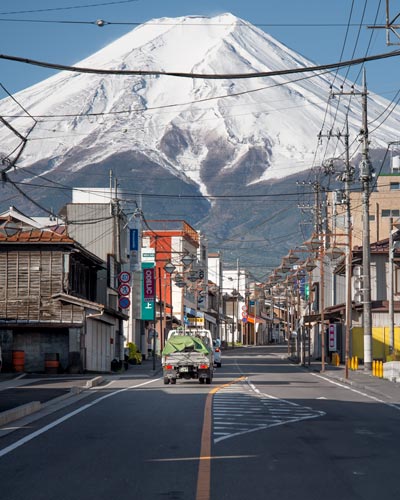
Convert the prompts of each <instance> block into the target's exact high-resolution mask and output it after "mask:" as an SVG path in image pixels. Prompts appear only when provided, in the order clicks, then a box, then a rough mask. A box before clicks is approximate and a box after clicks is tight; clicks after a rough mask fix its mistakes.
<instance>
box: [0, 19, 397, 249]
mask: <svg viewBox="0 0 400 500" xmlns="http://www.w3.org/2000/svg"><path fill="white" fill-rule="evenodd" d="M76 66H77V67H84V68H96V69H107V70H149V71H159V72H164V71H165V72H166V71H168V72H185V73H197V74H198V73H203V74H205V73H207V74H210V73H213V74H224V75H229V74H237V73H255V72H267V71H276V70H287V69H292V68H305V67H310V66H314V63H312V62H311V61H309V60H307V59H306V58H304V57H302V56H301V55H299V54H298V53H296V52H295V51H293V50H291V49H289V48H288V47H286V46H285V45H283V44H282V43H280V42H279V41H277V40H275V39H274V38H272V37H271V36H270V35H268V34H267V33H265V32H264V31H262V30H260V29H258V28H256V27H255V26H253V25H251V24H250V23H248V22H246V21H244V20H242V19H239V18H237V17H235V16H233V15H231V14H223V15H219V16H215V17H210V18H209V17H202V16H186V17H180V18H174V19H170V18H162V19H156V20H152V21H149V22H148V23H144V24H143V25H141V26H139V27H137V28H136V29H134V30H132V31H131V32H130V33H128V34H126V35H124V36H122V37H121V38H119V39H118V40H116V41H114V42H113V43H111V44H109V45H108V46H106V47H105V48H103V49H101V50H99V51H98V52H96V53H95V54H93V55H92V56H90V57H88V58H86V59H85V60H83V61H80V62H79V63H77V64H76ZM343 85H346V86H347V87H348V88H350V86H349V84H347V83H344V82H343V80H342V79H341V78H340V77H339V76H338V75H336V74H335V73H332V72H324V73H323V72H319V74H316V73H312V74H310V73H305V74H304V75H303V74H298V75H289V76H287V75H286V76H285V75H283V76H275V77H263V78H247V79H233V78H231V79H229V78H227V79H223V80H214V79H197V78H178V77H173V76H165V75H159V74H158V75H151V76H136V75H135V76H127V75H120V74H118V75H117V74H116V75H110V74H88V73H75V72H69V71H62V72H59V73H57V74H55V75H54V76H52V77H50V78H48V79H46V80H44V81H43V82H40V83H38V84H36V85H34V86H32V87H29V88H27V89H25V90H23V91H21V92H19V93H17V94H16V95H15V96H13V98H11V97H10V98H7V99H3V100H2V101H0V116H2V117H3V118H4V120H6V121H7V123H8V124H10V125H11V127H12V129H14V130H12V129H11V128H10V127H7V126H5V125H4V124H1V126H0V159H2V160H3V164H7V162H9V161H11V162H12V161H13V158H15V156H16V154H17V153H18V148H19V146H20V144H21V136H22V137H26V136H27V138H28V139H27V142H26V146H25V148H24V150H23V153H22V154H21V156H20V157H19V158H18V161H17V163H16V167H17V169H16V170H10V171H9V172H8V175H9V178H10V179H12V180H13V181H15V182H23V183H25V184H24V186H23V190H24V191H25V192H26V193H29V197H30V198H31V199H32V198H34V200H35V201H36V202H37V203H39V204H41V205H44V206H46V207H47V208H50V207H52V208H53V209H58V208H60V207H61V205H63V204H64V203H65V202H67V201H69V199H70V190H69V189H66V187H67V186H70V187H71V186H87V187H90V186H92V187H100V186H101V187H104V186H107V185H108V183H109V172H110V170H112V171H113V173H114V175H115V177H116V178H117V179H118V183H119V185H120V186H121V187H123V192H124V193H125V194H124V197H125V198H126V201H127V202H129V201H131V202H133V201H134V202H136V203H137V202H139V201H140V203H141V204H142V206H143V209H144V213H145V215H146V218H148V219H151V218H154V219H163V218H167V219H170V218H175V219H186V220H188V221H189V222H190V223H192V224H193V225H195V226H196V227H198V228H201V229H202V230H204V231H206V233H208V234H207V236H209V239H210V241H211V242H212V244H213V245H214V246H215V247H218V246H220V247H225V248H226V250H227V252H228V253H230V252H233V253H234V250H236V251H237V250H238V249H240V248H242V250H244V251H245V252H246V253H247V250H246V249H248V248H249V244H250V247H251V251H253V250H254V248H255V247H257V248H258V249H259V250H260V248H261V249H262V251H263V252H265V248H266V245H267V243H265V242H262V240H263V239H264V240H268V241H269V243H270V245H272V247H274V243H273V241H276V240H274V238H275V237H276V236H278V237H279V235H282V236H283V235H285V234H287V235H290V234H292V233H293V234H294V233H295V232H296V231H297V233H298V229H297V224H298V222H299V220H300V214H297V215H295V214H294V212H293V211H292V210H291V208H292V207H294V206H295V204H297V202H298V200H297V199H295V200H294V199H292V201H289V200H288V199H287V197H286V200H285V199H284V198H285V196H284V195H285V193H287V192H288V191H289V190H290V188H289V186H290V184H291V182H292V181H293V180H294V179H296V180H297V179H301V178H302V176H303V177H304V175H306V174H307V172H308V170H309V169H310V167H312V166H313V165H316V164H321V162H322V160H323V159H324V157H326V156H327V155H328V157H329V155H331V156H335V155H336V156H337V155H338V152H337V150H336V149H335V147H334V146H333V145H332V146H331V144H330V143H329V141H327V145H326V148H320V147H318V139H317V137H318V134H319V133H320V132H321V130H322V132H324V130H325V131H326V132H329V134H332V133H333V134H334V133H336V131H337V129H339V128H342V129H343V127H344V124H345V122H346V118H347V120H348V126H349V135H350V138H351V139H353V142H352V144H354V146H352V147H353V148H354V151H353V152H352V155H355V154H356V153H357V148H358V147H359V141H356V140H355V139H356V138H357V137H358V135H359V133H360V127H361V122H362V121H361V103H360V95H359V94H360V90H359V89H357V88H354V95H353V96H352V97H351V98H349V96H348V95H347V97H346V98H340V97H338V96H339V94H340V93H341V92H342V93H343ZM351 88H353V87H351ZM330 95H331V96H332V97H333V96H336V98H335V99H333V98H331V99H329V96H330ZM349 102H350V105H349ZM388 105H389V102H388V101H387V100H385V99H383V98H381V97H379V96H377V95H374V94H369V95H368V113H369V120H370V121H374V120H378V121H379V122H380V126H379V127H376V129H375V130H374V132H373V134H371V136H370V148H371V150H377V151H379V150H380V149H384V148H386V147H387V144H388V142H390V141H394V140H397V132H396V131H397V130H399V124H400V113H399V112H398V111H396V110H394V111H393V112H391V113H388V112H387V111H386V110H387V109H388ZM385 113H386V115H385ZM383 116H384V117H385V119H383V118H382V117H383ZM322 128H323V129H322ZM15 131H16V132H17V133H18V135H17V134H16V133H15ZM329 134H328V135H329ZM321 135H323V134H321ZM332 144H333V141H332ZM335 144H336V143H335ZM322 155H323V156H322ZM5 189H6V191H7V195H8V194H9V196H10V197H12V196H13V195H15V191H14V188H12V187H11V186H10V185H9V184H7V183H6V184H5ZM292 190H293V189H292ZM239 194H240V195H242V196H241V197H240V198H232V195H239ZM268 194H271V195H273V196H275V198H271V199H269V200H267V199H266V198H262V196H264V195H268ZM258 196H259V197H260V198H259V199H258V198H257V197H258ZM6 198H7V196H3V200H5V199H6ZM10 199H12V198H9V199H8V200H7V201H5V202H3V208H4V203H6V205H7V206H8V205H10V204H14V205H16V206H17V207H19V208H21V207H22V208H24V207H25V210H30V211H31V212H32V211H33V209H32V204H31V203H30V202H29V201H27V200H26V199H24V198H21V199H19V200H18V202H15V203H14V202H13V203H10V201H9V200H10ZM278 200H279V201H278ZM34 211H35V212H37V208H35V210H34ZM255 234H257V235H258V238H255ZM272 236H273V237H272ZM293 237H295V236H293ZM251 242H254V244H251ZM283 245H290V238H288V239H287V241H286V242H285V243H284V244H283ZM251 251H249V255H250V254H251ZM272 251H275V247H274V250H272ZM283 251H284V250H283Z"/></svg>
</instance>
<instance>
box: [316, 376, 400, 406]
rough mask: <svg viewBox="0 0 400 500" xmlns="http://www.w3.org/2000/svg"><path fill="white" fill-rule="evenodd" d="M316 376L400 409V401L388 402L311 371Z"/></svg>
mask: <svg viewBox="0 0 400 500" xmlns="http://www.w3.org/2000/svg"><path fill="white" fill-rule="evenodd" d="M311 375H313V376H314V377H318V378H322V380H326V381H327V382H329V383H330V384H333V385H337V386H338V387H341V388H342V389H347V390H348V391H352V392H354V393H356V394H360V395H361V396H364V397H366V398H369V399H372V400H373V401H377V402H378V403H382V404H384V405H386V406H390V407H391V408H394V409H395V410H398V411H400V406H398V405H400V403H388V402H387V401H384V400H383V399H380V398H377V397H376V396H371V394H367V393H365V392H363V391H360V390H358V389H354V387H350V386H348V385H345V384H341V383H340V382H336V380H332V379H329V378H327V377H323V376H322V375H318V374H317V373H311Z"/></svg>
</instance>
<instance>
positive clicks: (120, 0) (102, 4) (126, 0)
mask: <svg viewBox="0 0 400 500" xmlns="http://www.w3.org/2000/svg"><path fill="white" fill-rule="evenodd" d="M138 1H139V0H115V1H113V2H97V3H90V4H86V5H71V6H69V7H49V8H46V9H31V10H14V11H8V12H0V15H2V16H8V15H11V14H28V13H29V14H31V13H34V12H50V11H56V10H57V11H60V10H76V9H89V8H90V7H106V6H109V5H118V4H124V3H133V2H138Z"/></svg>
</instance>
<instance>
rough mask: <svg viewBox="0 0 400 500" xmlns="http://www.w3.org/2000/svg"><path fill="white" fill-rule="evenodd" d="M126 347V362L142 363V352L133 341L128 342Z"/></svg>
mask: <svg viewBox="0 0 400 500" xmlns="http://www.w3.org/2000/svg"><path fill="white" fill-rule="evenodd" d="M128 349H129V352H128V362H129V363H131V364H132V365H140V364H141V363H142V353H141V352H140V351H139V350H138V348H137V347H136V345H135V344H134V343H133V342H129V343H128Z"/></svg>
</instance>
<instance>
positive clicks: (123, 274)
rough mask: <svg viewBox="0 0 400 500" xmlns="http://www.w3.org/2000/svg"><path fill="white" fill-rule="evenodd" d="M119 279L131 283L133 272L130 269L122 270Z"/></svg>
mask: <svg viewBox="0 0 400 500" xmlns="http://www.w3.org/2000/svg"><path fill="white" fill-rule="evenodd" d="M118 279H119V281H120V282H121V283H129V282H130V281H131V273H130V272H128V271H122V272H121V273H119V275H118Z"/></svg>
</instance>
